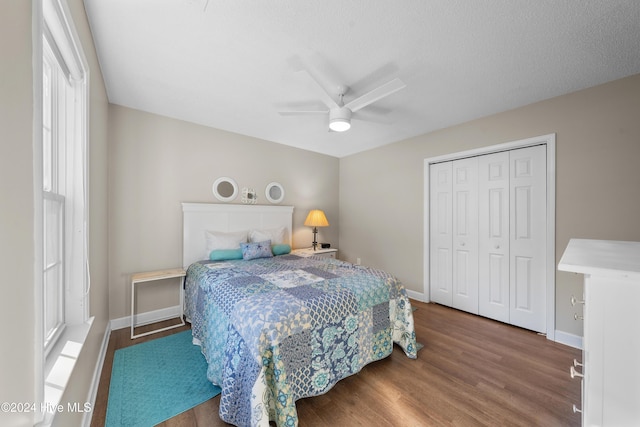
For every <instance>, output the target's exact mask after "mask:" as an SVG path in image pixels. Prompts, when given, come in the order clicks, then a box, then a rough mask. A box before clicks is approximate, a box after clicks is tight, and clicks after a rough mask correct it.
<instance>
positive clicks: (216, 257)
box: [209, 248, 242, 261]
mask: <svg viewBox="0 0 640 427" xmlns="http://www.w3.org/2000/svg"><path fill="white" fill-rule="evenodd" d="M209 259H210V260H211V261H229V260H232V259H242V249H240V248H238V249H215V250H213V251H211V253H210V254H209Z"/></svg>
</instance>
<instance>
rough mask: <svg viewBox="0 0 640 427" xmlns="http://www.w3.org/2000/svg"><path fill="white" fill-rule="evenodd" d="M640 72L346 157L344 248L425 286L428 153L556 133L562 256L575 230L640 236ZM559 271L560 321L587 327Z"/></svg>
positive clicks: (414, 286)
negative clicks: (578, 318) (577, 316)
mask: <svg viewBox="0 0 640 427" xmlns="http://www.w3.org/2000/svg"><path fill="white" fill-rule="evenodd" d="M639 118H640V75H636V76H632V77H629V78H626V79H622V80H618V81H615V82H611V83H608V84H604V85H601V86H597V87H594V88H591V89H587V90H583V91H580V92H576V93H573V94H569V95H565V96H561V97H557V98H553V99H550V100H546V101H543V102H539V103H536V104H533V105H529V106H527V107H523V108H518V109H516V110H512V111H508V112H504V113H501V114H497V115H494V116H490V117H486V118H483V119H480V120H475V121H472V122H468V123H463V124H461V125H458V126H453V127H451V128H448V129H444V130H441V131H437V132H433V133H429V134H426V135H421V136H418V137H415V138H412V139H408V140H405V141H402V142H398V143H395V144H391V145H388V146H384V147H381V148H378V149H375V150H371V151H367V152H364V153H360V154H356V155H353V156H349V157H346V158H343V159H341V160H340V252H341V254H342V257H343V258H344V259H346V260H348V261H355V260H356V258H357V257H360V258H361V259H362V263H363V264H365V265H372V266H376V267H380V268H383V269H386V270H388V271H389V272H391V273H393V274H395V275H397V276H398V277H399V278H400V279H401V280H402V281H403V282H404V283H405V285H406V287H407V288H408V289H411V290H413V291H416V292H423V215H424V208H423V204H424V200H423V194H424V193H423V192H424V188H423V187H424V185H423V182H424V178H423V169H424V165H423V161H424V159H425V158H429V157H434V156H438V155H442V154H448V153H454V152H457V151H463V150H468V149H472V148H477V147H484V146H489V145H494V144H499V143H504V142H509V141H515V140H520V139H525V138H529V137H533V136H539V135H545V134H549V133H556V138H557V139H556V143H557V147H556V154H557V163H556V167H557V175H556V179H557V182H556V184H557V185H556V198H557V200H556V258H557V260H558V261H559V259H560V257H561V256H562V252H563V251H564V248H565V247H566V245H567V243H568V241H569V239H570V238H572V237H582V238H594V239H611V240H636V241H640V197H639V194H640V192H639V189H640V167H639V166H638V163H639V161H640V120H639ZM581 289H582V287H581V276H578V275H573V274H568V273H562V272H558V273H557V274H556V330H560V331H564V332H568V333H571V334H575V335H582V325H581V322H576V321H575V320H574V319H573V313H574V312H575V311H576V310H575V309H574V308H573V307H572V306H571V305H570V304H569V298H570V296H571V294H576V295H581V293H582V290H581Z"/></svg>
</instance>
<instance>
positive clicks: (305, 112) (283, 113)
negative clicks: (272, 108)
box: [278, 110, 329, 116]
mask: <svg viewBox="0 0 640 427" xmlns="http://www.w3.org/2000/svg"><path fill="white" fill-rule="evenodd" d="M278 114H280V115H281V116H302V115H311V114H329V111H327V110H325V111H320V110H292V111H278Z"/></svg>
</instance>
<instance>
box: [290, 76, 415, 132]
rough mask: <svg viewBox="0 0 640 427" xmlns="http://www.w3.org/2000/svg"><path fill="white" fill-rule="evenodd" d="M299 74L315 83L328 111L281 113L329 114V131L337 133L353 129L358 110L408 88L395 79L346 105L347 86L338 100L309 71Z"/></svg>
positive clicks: (343, 87) (338, 92)
mask: <svg viewBox="0 0 640 427" xmlns="http://www.w3.org/2000/svg"><path fill="white" fill-rule="evenodd" d="M299 72H300V73H303V74H304V75H306V76H307V77H308V78H309V79H310V80H311V81H312V82H313V83H314V85H315V86H316V88H317V89H318V94H319V96H320V99H321V101H322V103H323V104H324V105H326V106H327V108H328V110H293V111H279V113H280V114H281V115H283V116H293V115H305V114H329V130H330V131H335V132H344V131H346V130H349V128H351V117H353V115H354V113H356V112H357V111H358V110H361V109H363V108H364V107H366V106H367V105H369V104H373V103H374V102H376V101H378V100H380V99H382V98H385V97H387V96H389V95H391V94H392V93H395V92H397V91H399V90H401V89H403V88H405V87H406V84H404V82H403V81H402V80H400V79H398V78H395V79H393V80H391V81H389V82H387V83H385V84H383V85H382V86H378V87H377V88H375V89H373V90H371V91H369V92H367V93H365V94H364V95H362V96H359V97H357V98H355V99H353V100H351V101H349V102H347V103H346V104H345V103H344V96H345V94H346V93H347V92H348V90H349V88H348V87H347V86H338V88H337V94H336V95H337V100H336V99H334V98H333V97H332V96H331V94H330V93H329V92H327V91H326V90H325V89H324V87H322V85H321V84H320V83H319V82H318V80H316V79H315V78H314V77H313V76H312V75H311V74H310V73H309V72H308V71H306V70H301V71H299Z"/></svg>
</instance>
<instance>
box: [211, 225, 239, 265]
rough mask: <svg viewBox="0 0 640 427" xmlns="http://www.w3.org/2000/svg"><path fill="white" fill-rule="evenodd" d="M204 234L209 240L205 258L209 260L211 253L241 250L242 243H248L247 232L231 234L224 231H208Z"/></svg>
mask: <svg viewBox="0 0 640 427" xmlns="http://www.w3.org/2000/svg"><path fill="white" fill-rule="evenodd" d="M204 234H205V238H206V240H207V253H206V255H205V258H209V256H210V255H211V251H216V250H219V249H238V248H240V243H246V242H247V232H246V231H234V232H230V233H229V232H224V231H210V230H207V231H205V233H204Z"/></svg>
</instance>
